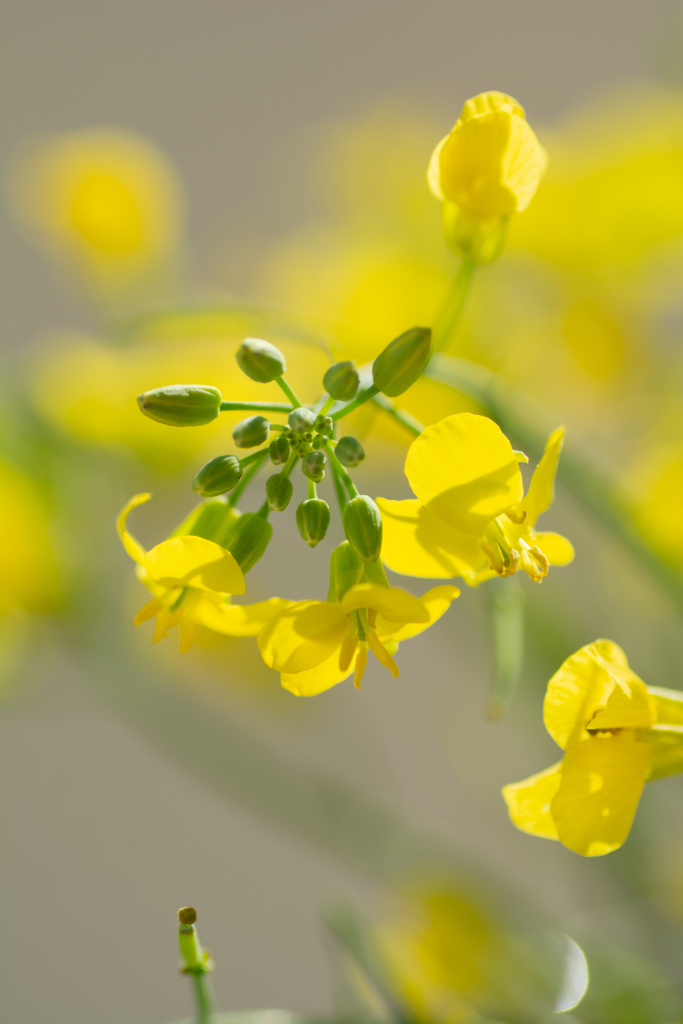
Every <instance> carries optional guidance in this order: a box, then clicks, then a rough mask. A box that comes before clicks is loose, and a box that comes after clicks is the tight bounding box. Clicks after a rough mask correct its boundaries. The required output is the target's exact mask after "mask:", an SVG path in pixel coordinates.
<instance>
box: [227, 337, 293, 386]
mask: <svg viewBox="0 0 683 1024" xmlns="http://www.w3.org/2000/svg"><path fill="white" fill-rule="evenodd" d="M237 362H238V364H239V368H240V370H241V371H242V373H246V375H247V377H249V378H250V379H251V380H255V381H258V383H259V384H268V383H270V381H271V380H276V379H277V378H278V377H281V376H282V374H283V373H284V372H285V370H286V369H287V367H286V365H285V357H284V356H283V355H282V352H280V350H279V349H277V348H275V345H271V343H270V342H269V341H263V339H262V338H245V340H244V342H243V343H242V345H241V346H240V348H239V349H238V351H237Z"/></svg>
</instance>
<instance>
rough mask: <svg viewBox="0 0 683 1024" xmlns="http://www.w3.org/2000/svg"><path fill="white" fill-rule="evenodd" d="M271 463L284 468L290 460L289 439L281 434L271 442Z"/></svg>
mask: <svg viewBox="0 0 683 1024" xmlns="http://www.w3.org/2000/svg"><path fill="white" fill-rule="evenodd" d="M269 450H270V461H271V462H272V463H273V465H274V466H284V464H285V462H286V461H287V459H288V458H289V450H290V449H289V444H288V442H287V438H286V437H283V436H282V434H279V435H278V436H277V437H276V438H275V439H274V440H273V441H271V442H270V447H269Z"/></svg>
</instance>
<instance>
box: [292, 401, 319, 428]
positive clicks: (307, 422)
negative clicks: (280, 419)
mask: <svg viewBox="0 0 683 1024" xmlns="http://www.w3.org/2000/svg"><path fill="white" fill-rule="evenodd" d="M288 418H289V425H290V427H291V428H292V430H293V431H294V432H295V433H296V434H305V433H306V431H307V430H312V429H313V427H314V426H315V413H314V412H311V410H310V409H307V408H306V407H305V406H303V405H302V406H301V407H300V408H298V409H292V411H291V412H290V414H289V417H288Z"/></svg>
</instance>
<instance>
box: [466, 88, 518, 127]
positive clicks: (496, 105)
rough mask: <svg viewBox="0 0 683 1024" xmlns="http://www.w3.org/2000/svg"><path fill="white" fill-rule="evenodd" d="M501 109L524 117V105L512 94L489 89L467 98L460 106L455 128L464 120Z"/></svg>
mask: <svg viewBox="0 0 683 1024" xmlns="http://www.w3.org/2000/svg"><path fill="white" fill-rule="evenodd" d="M499 110H502V111H503V112H504V113H507V114H516V115H517V116H518V117H524V118H525V117H526V113H525V111H524V107H523V106H522V105H521V103H518V102H517V100H516V99H515V98H514V97H513V96H508V94H507V93H506V92H498V91H497V90H496V89H491V90H490V91H489V92H480V93H479V94H478V95H477V96H473V97H472V98H471V99H469V100H467V102H466V103H465V105H464V106H463V108H462V113H461V114H460V117H459V118H458V120H457V122H456V128H457V126H458V125H459V124H461V123H463V122H464V121H470V120H471V119H472V118H473V117H481V116H482V115H483V114H496V113H498V111H499Z"/></svg>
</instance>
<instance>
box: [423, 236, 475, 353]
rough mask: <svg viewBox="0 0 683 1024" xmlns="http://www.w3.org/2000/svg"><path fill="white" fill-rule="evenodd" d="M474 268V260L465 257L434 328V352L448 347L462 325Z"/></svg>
mask: <svg viewBox="0 0 683 1024" xmlns="http://www.w3.org/2000/svg"><path fill="white" fill-rule="evenodd" d="M474 267H475V263H474V260H473V259H472V258H471V257H470V256H463V258H462V262H461V264H460V269H459V271H458V273H457V274H456V276H455V279H454V281H453V284H452V285H451V290H450V292H449V293H448V295H447V297H446V301H445V303H444V305H443V307H442V309H441V312H440V313H439V316H438V318H437V321H436V324H435V326H434V349H433V351H434V352H439V351H440V350H441V349H442V348H445V347H446V345H447V344H448V342H449V341H450V340H451V338H452V337H453V335H454V333H455V330H456V328H457V326H458V324H459V323H460V317H461V316H462V311H463V309H464V306H465V300H466V298H467V293H468V291H469V287H470V281H471V280H472V272H473V270H474Z"/></svg>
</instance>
